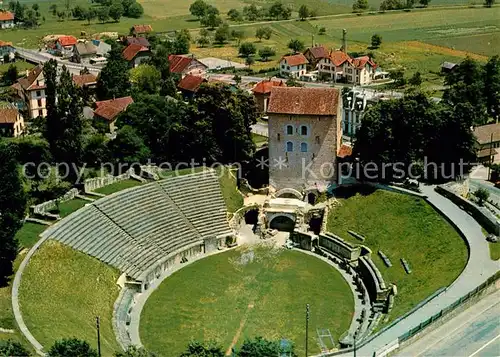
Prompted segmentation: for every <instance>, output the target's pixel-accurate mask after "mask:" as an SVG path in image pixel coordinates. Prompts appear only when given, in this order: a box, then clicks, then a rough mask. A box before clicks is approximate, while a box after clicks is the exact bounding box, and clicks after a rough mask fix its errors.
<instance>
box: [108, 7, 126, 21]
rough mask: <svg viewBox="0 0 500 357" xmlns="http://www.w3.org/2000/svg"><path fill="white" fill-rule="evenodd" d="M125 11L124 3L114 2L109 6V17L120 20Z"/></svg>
mask: <svg viewBox="0 0 500 357" xmlns="http://www.w3.org/2000/svg"><path fill="white" fill-rule="evenodd" d="M124 13H125V10H124V8H123V5H122V4H121V3H119V2H114V3H113V4H112V5H111V6H110V7H109V17H111V18H112V19H113V20H114V21H115V22H119V21H120V18H121V17H122V16H123V14H124Z"/></svg>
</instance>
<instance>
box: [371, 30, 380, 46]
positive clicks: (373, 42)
mask: <svg viewBox="0 0 500 357" xmlns="http://www.w3.org/2000/svg"><path fill="white" fill-rule="evenodd" d="M381 44H382V36H380V35H379V34H376V33H375V34H373V35H372V39H371V48H379V47H380V45H381Z"/></svg>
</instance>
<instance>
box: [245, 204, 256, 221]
mask: <svg viewBox="0 0 500 357" xmlns="http://www.w3.org/2000/svg"><path fill="white" fill-rule="evenodd" d="M258 221H259V210H258V209H257V208H255V209H251V210H249V211H248V212H246V213H245V224H253V225H256V224H257V223H258Z"/></svg>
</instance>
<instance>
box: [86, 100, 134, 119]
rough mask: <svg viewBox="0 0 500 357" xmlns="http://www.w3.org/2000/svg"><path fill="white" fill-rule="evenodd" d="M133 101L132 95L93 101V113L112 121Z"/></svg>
mask: <svg viewBox="0 0 500 357" xmlns="http://www.w3.org/2000/svg"><path fill="white" fill-rule="evenodd" d="M133 102H134V100H133V99H132V97H123V98H116V99H110V100H103V101H100V102H95V106H96V109H95V110H94V114H95V115H97V116H99V117H101V118H103V119H106V120H109V121H113V120H115V118H116V117H117V116H118V114H120V113H121V112H123V111H124V110H125V109H127V107H128V106H129V105H130V104H132V103H133Z"/></svg>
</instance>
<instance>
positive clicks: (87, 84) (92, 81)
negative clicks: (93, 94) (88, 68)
mask: <svg viewBox="0 0 500 357" xmlns="http://www.w3.org/2000/svg"><path fill="white" fill-rule="evenodd" d="M72 78H73V83H75V85H77V86H78V87H80V88H90V89H95V87H96V86H97V77H96V76H95V75H93V74H92V73H88V74H79V75H78V74H74V75H73V77H72Z"/></svg>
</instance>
